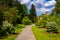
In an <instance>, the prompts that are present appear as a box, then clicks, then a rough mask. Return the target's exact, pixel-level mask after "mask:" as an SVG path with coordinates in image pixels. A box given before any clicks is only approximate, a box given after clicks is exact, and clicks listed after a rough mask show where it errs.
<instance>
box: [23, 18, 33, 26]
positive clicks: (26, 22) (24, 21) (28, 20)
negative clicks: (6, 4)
mask: <svg viewBox="0 0 60 40" xmlns="http://www.w3.org/2000/svg"><path fill="white" fill-rule="evenodd" d="M22 23H23V24H24V25H30V24H31V23H32V22H31V20H30V19H29V18H28V17H24V18H23V20H22Z"/></svg>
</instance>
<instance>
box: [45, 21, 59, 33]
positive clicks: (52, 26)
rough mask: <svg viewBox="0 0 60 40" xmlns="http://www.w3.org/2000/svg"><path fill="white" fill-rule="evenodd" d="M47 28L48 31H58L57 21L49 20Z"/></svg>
mask: <svg viewBox="0 0 60 40" xmlns="http://www.w3.org/2000/svg"><path fill="white" fill-rule="evenodd" d="M46 28H47V32H54V33H56V32H58V26H57V24H56V22H48V23H47V25H46Z"/></svg>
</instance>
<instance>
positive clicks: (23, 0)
mask: <svg viewBox="0 0 60 40" xmlns="http://www.w3.org/2000/svg"><path fill="white" fill-rule="evenodd" d="M29 1H30V0H21V4H26V3H28V2H29Z"/></svg>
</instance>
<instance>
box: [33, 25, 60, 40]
mask: <svg viewBox="0 0 60 40" xmlns="http://www.w3.org/2000/svg"><path fill="white" fill-rule="evenodd" d="M32 31H33V33H34V35H35V37H36V40H60V34H54V33H47V32H46V29H45V28H37V26H33V27H32Z"/></svg>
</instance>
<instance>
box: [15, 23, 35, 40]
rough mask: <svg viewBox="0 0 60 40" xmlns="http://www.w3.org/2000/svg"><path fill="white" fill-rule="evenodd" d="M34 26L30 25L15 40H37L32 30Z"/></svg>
mask: <svg viewBox="0 0 60 40" xmlns="http://www.w3.org/2000/svg"><path fill="white" fill-rule="evenodd" d="M33 25H34V24H33ZM33 25H29V26H27V27H26V28H24V29H23V31H22V32H21V33H20V35H18V37H17V38H16V39H15V40H36V39H35V36H34V34H33V32H32V29H31V28H32V26H33Z"/></svg>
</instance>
